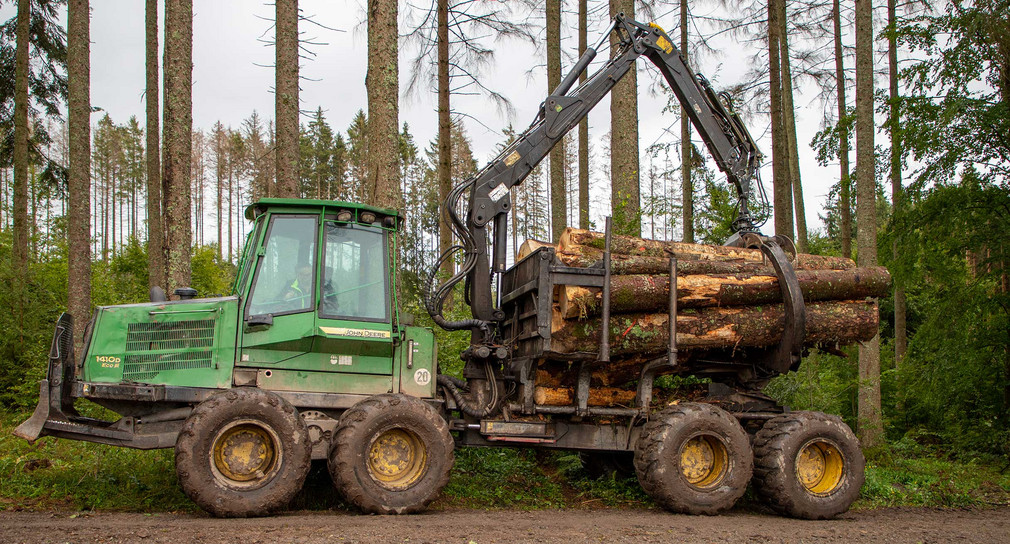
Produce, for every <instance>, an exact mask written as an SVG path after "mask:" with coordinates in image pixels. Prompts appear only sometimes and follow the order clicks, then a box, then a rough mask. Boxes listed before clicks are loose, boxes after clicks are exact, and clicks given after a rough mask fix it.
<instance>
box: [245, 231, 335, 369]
mask: <svg viewBox="0 0 1010 544" xmlns="http://www.w3.org/2000/svg"><path fill="white" fill-rule="evenodd" d="M319 221H320V216H319V215H318V214H298V215H295V214H283V215H282V214H271V215H270V217H269V219H268V224H267V230H266V234H265V237H264V240H263V242H262V243H261V244H260V245H259V249H258V250H257V252H256V255H255V257H253V259H254V261H253V265H252V266H253V277H252V282H251V285H250V290H249V295H248V296H247V297H246V300H245V301H244V303H245V304H244V309H243V312H244V313H243V327H242V349H241V354H240V356H239V360H238V362H237V363H236V366H239V367H253V368H258V369H265V370H262V371H260V373H259V374H260V376H259V378H264V377H267V378H269V377H273V376H275V375H276V374H277V371H279V370H283V369H291V368H300V367H301V366H302V365H303V364H304V361H303V360H302V359H304V358H305V355H306V354H308V353H310V352H311V351H312V342H313V336H314V333H315V311H314V310H315V299H316V297H315V287H314V286H315V274H316V269H317V262H318V258H317V254H318V244H319ZM259 381H260V380H259V379H257V383H259Z"/></svg>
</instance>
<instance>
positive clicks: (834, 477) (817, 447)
mask: <svg viewBox="0 0 1010 544" xmlns="http://www.w3.org/2000/svg"><path fill="white" fill-rule="evenodd" d="M844 474H845V459H844V458H843V457H842V453H841V451H840V450H839V449H838V447H837V446H835V444H834V443H832V442H830V441H827V440H823V439H815V440H811V441H810V442H807V443H806V444H805V445H804V446H803V447H802V448H800V453H799V455H798V456H797V457H796V477H797V479H798V480H799V482H800V484H801V485H803V487H804V488H805V489H806V490H807V491H809V492H810V493H813V494H814V495H828V494H831V493H832V492H833V491H835V490H836V489H838V487H839V486H840V485H841V484H842V480H843V477H844Z"/></svg>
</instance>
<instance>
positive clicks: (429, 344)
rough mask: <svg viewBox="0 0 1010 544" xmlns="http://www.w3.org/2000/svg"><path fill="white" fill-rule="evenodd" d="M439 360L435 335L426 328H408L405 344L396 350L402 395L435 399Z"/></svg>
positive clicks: (402, 343)
mask: <svg viewBox="0 0 1010 544" xmlns="http://www.w3.org/2000/svg"><path fill="white" fill-rule="evenodd" d="M437 360H438V352H437V347H436V344H435V333H434V332H432V330H431V329H428V328H424V327H406V334H405V335H404V339H403V342H401V343H400V345H399V349H397V350H396V368H397V369H399V372H398V374H399V381H400V393H405V394H407V395H413V396H415V397H420V398H431V397H434V396H435V371H436V361H437Z"/></svg>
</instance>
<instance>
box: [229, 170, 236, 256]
mask: <svg viewBox="0 0 1010 544" xmlns="http://www.w3.org/2000/svg"><path fill="white" fill-rule="evenodd" d="M234 162H235V155H234V153H233V151H232V150H229V152H228V262H233V261H232V259H233V257H234V255H235V253H234V248H233V247H232V241H233V240H234V239H235V235H234V233H233V232H232V225H233V224H234V223H235V210H234V208H233V207H232V202H233V200H234V198H235V189H234V187H235V186H234V178H235V165H234Z"/></svg>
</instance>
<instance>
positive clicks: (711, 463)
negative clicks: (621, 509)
mask: <svg viewBox="0 0 1010 544" xmlns="http://www.w3.org/2000/svg"><path fill="white" fill-rule="evenodd" d="M752 467H753V458H752V453H751V449H750V441H749V439H748V438H747V433H746V432H744V430H743V428H742V427H741V426H740V423H739V422H737V420H736V418H734V417H733V416H732V415H730V414H729V413H728V412H726V411H725V410H723V409H721V408H718V407H715V406H712V405H709V404H700V403H685V404H678V405H674V406H670V407H668V408H666V409H664V410H663V411H661V412H658V413H656V414H653V416H652V418H651V419H650V421H649V422H648V423H646V424H645V426H644V427H643V428H642V434H641V435H640V437H639V439H638V444H637V446H636V448H635V472H636V473H637V474H638V481H639V482H640V483H641V484H642V489H644V490H645V492H646V493H648V494H649V496H651V497H652V498H653V500H655V501H656V502H657V503H658V504H659V505H660V506H662V507H663V508H666V509H667V510H670V511H672V512H678V513H682V514H705V515H714V514H718V513H719V512H723V511H725V510H728V509H730V508H731V507H732V506H733V504H734V503H736V501H737V499H739V498H740V497H741V496H742V495H743V494H744V492H745V491H746V490H747V484H748V482H750V478H751V472H752Z"/></svg>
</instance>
